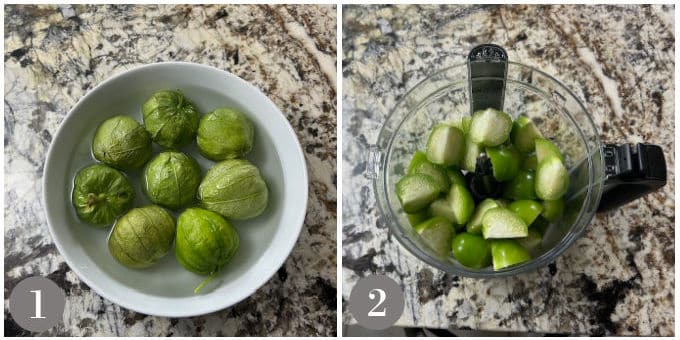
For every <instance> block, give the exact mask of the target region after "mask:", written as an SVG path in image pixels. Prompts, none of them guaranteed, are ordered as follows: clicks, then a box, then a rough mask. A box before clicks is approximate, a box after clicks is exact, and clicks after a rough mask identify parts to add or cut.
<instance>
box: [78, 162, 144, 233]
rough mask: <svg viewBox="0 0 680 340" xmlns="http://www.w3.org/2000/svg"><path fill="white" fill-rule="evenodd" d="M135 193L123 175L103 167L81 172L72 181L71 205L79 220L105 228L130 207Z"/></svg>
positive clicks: (90, 167) (84, 169) (87, 168)
mask: <svg viewBox="0 0 680 340" xmlns="http://www.w3.org/2000/svg"><path fill="white" fill-rule="evenodd" d="M134 198H135V190H134V189H133V188H132V185H130V182H129V181H128V180H127V178H125V175H123V173H122V172H120V171H118V170H116V169H114V168H111V167H108V166H106V165H103V164H94V165H90V166H87V167H85V168H83V169H80V170H79V171H78V173H77V174H76V177H75V179H74V181H73V192H72V193H71V202H72V204H73V207H74V208H75V210H76V214H77V215H78V218H80V220H82V221H83V222H85V223H88V224H92V225H100V226H106V225H109V224H111V223H113V221H114V220H115V219H116V217H117V216H118V215H120V214H122V213H124V212H125V211H126V210H128V209H130V207H131V206H132V201H133V200H134Z"/></svg>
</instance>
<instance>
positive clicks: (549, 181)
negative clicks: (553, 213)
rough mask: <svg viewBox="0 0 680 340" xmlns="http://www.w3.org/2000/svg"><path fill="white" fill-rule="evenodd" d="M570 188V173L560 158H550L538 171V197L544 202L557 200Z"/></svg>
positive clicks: (544, 160)
mask: <svg viewBox="0 0 680 340" xmlns="http://www.w3.org/2000/svg"><path fill="white" fill-rule="evenodd" d="M568 188H569V173H568V172H567V168H565V167H564V164H562V162H561V161H560V159H559V158H557V157H555V156H549V157H547V158H545V159H543V161H541V162H540V163H539V164H538V169H537V170H536V196H538V197H539V198H540V199H542V200H557V199H560V198H561V197H562V196H564V194H565V193H566V192H567V189H568Z"/></svg>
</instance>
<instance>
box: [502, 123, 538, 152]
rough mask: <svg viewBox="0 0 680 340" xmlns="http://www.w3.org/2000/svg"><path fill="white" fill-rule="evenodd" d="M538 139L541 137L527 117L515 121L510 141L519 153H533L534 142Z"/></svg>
mask: <svg viewBox="0 0 680 340" xmlns="http://www.w3.org/2000/svg"><path fill="white" fill-rule="evenodd" d="M538 138H543V135H542V134H541V131H539V130H538V128H537V127H536V125H535V124H534V122H532V121H531V119H530V118H529V117H527V116H519V117H517V119H515V122H514V123H513V125H512V131H511V133H510V139H511V140H512V143H513V144H514V145H515V147H516V148H517V150H519V152H521V153H530V152H532V151H534V149H535V147H536V144H535V141H536V139H538Z"/></svg>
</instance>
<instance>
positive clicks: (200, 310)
mask: <svg viewBox="0 0 680 340" xmlns="http://www.w3.org/2000/svg"><path fill="white" fill-rule="evenodd" d="M168 65H169V66H172V65H177V66H182V67H198V68H203V69H205V70H208V71H212V72H219V73H222V75H223V76H225V77H226V78H229V79H231V80H233V81H235V82H237V83H239V84H240V85H242V86H244V87H246V88H249V89H250V90H251V91H254V93H256V94H259V95H261V96H262V97H263V98H264V102H265V103H266V104H267V105H269V106H271V108H272V110H273V111H274V112H276V113H278V114H279V115H280V118H282V121H283V122H284V124H283V125H284V126H285V128H286V129H287V130H288V132H289V133H290V135H291V136H292V137H293V140H294V141H295V143H294V145H295V146H296V147H297V148H296V150H295V155H296V156H298V157H299V160H300V161H301V164H299V165H301V170H302V174H301V175H302V178H301V182H302V183H303V185H304V187H303V188H300V190H299V191H301V192H302V193H303V195H304V200H303V203H304V204H302V205H301V206H302V207H304V208H305V209H300V212H299V213H298V214H297V216H296V217H295V219H294V221H295V223H294V224H293V225H291V226H290V228H291V229H292V230H290V231H291V232H294V233H292V234H293V235H294V237H292V238H291V239H290V242H289V244H287V245H285V247H283V250H284V251H282V254H284V255H285V256H281V257H279V258H278V259H271V261H272V262H273V263H274V264H275V265H273V266H270V268H272V269H273V270H269V271H268V272H266V273H265V274H264V275H262V276H261V278H262V279H261V280H260V282H259V283H258V284H254V285H252V286H250V287H244V288H243V290H242V291H241V294H240V296H239V297H237V298H235V299H232V300H231V301H228V302H226V303H219V301H220V300H219V299H213V301H215V303H214V304H211V305H203V306H202V305H199V304H195V305H194V306H195V307H196V308H195V309H192V310H181V309H180V310H156V309H153V308H148V307H146V306H144V305H131V304H129V303H128V302H127V301H124V300H118V299H116V298H114V297H113V295H111V294H109V293H107V292H106V290H104V289H102V288H101V287H99V286H98V285H97V284H96V283H95V282H94V281H93V280H91V279H90V278H89V277H88V276H87V275H84V273H83V272H82V271H81V270H80V269H79V268H78V266H74V265H72V263H74V261H73V259H72V258H71V257H70V256H69V255H68V252H65V251H64V248H63V246H62V245H61V244H60V242H59V237H58V236H57V233H56V232H55V230H54V228H53V227H52V224H53V223H52V221H51V218H50V215H49V213H48V209H47V195H46V193H45V188H46V185H45V184H46V180H45V178H46V176H45V173H48V172H49V168H50V163H51V162H50V159H51V158H52V157H53V148H55V146H54V145H55V144H56V143H54V141H55V140H57V139H58V137H59V135H60V134H61V133H64V132H63V130H62V128H61V127H62V126H64V125H65V123H66V122H67V121H68V120H70V119H73V115H72V113H73V112H75V111H77V110H78V109H79V108H80V106H81V105H82V103H83V102H84V101H85V99H86V98H88V97H89V96H91V95H92V94H93V93H95V92H96V90H97V89H99V88H101V87H103V86H105V85H107V84H109V83H111V82H113V81H115V80H117V79H118V78H120V77H122V76H123V75H126V74H128V73H132V72H136V71H140V70H142V69H147V68H153V67H158V66H168ZM41 185H42V198H41V201H42V202H41V203H42V205H43V213H44V214H45V218H46V220H47V227H48V229H49V231H50V234H51V236H52V241H53V242H54V244H55V246H56V247H57V250H59V253H60V254H61V256H62V257H63V258H64V261H65V262H66V264H68V266H69V268H70V269H71V270H72V271H73V272H74V273H75V274H76V275H77V276H78V278H79V279H80V280H82V281H83V282H85V284H87V285H88V286H89V287H90V288H91V289H92V290H94V291H95V292H96V293H97V294H99V295H100V296H102V297H103V298H105V299H107V300H109V301H111V302H113V303H115V304H117V305H120V306H121V307H124V308H126V309H129V310H132V311H135V312H138V313H143V314H147V315H153V316H159V317H192V316H198V315H204V314H209V313H212V312H215V311H219V310H222V309H225V308H228V307H231V306H233V305H235V304H237V303H239V302H241V301H243V300H244V299H246V298H248V297H249V296H251V295H252V294H254V293H255V292H256V291H257V290H258V289H259V288H261V287H262V286H263V285H264V284H266V283H267V282H268V281H269V280H270V279H271V278H272V277H273V276H274V274H275V273H276V272H277V271H278V270H279V268H280V267H281V266H282V265H284V263H285V261H286V260H287V259H288V257H289V256H290V254H291V252H292V251H293V248H294V247H295V245H296V244H297V240H298V238H299V236H300V232H301V231H302V226H303V225H304V221H305V217H306V215H307V203H308V200H309V178H308V170H307V163H306V160H305V157H304V152H303V150H302V146H301V144H300V140H299V139H298V138H297V135H296V134H295V131H294V130H293V127H292V126H291V124H290V122H289V121H288V119H287V118H286V116H285V115H284V114H283V112H281V110H279V108H278V107H277V106H276V104H274V103H273V102H272V101H271V99H269V97H267V95H265V94H264V93H263V92H262V91H261V90H260V89H259V88H257V87H256V86H254V85H253V84H251V83H249V82H247V81H246V80H244V79H243V78H241V77H239V76H236V75H234V74H232V73H230V72H228V71H225V70H222V69H219V68H216V67H213V66H209V65H204V64H199V63H192V62H182V61H168V62H156V63H149V64H144V65H139V66H135V67H133V68H131V69H128V70H124V71H121V72H119V73H116V74H114V75H112V76H110V77H108V78H107V79H105V80H104V81H102V82H100V83H99V84H97V86H95V87H94V88H92V89H91V90H89V91H88V92H87V93H86V94H85V95H84V96H82V97H81V98H80V99H79V100H78V101H77V102H76V104H75V105H73V107H72V108H71V109H70V110H69V112H68V113H67V114H66V116H65V117H64V119H63V120H62V122H61V123H60V124H59V128H58V129H57V132H56V133H55V135H54V137H53V138H52V142H51V143H50V145H49V147H48V149H47V154H46V156H45V162H44V166H43V173H42V179H41ZM296 191H298V190H296ZM293 228H295V229H293Z"/></svg>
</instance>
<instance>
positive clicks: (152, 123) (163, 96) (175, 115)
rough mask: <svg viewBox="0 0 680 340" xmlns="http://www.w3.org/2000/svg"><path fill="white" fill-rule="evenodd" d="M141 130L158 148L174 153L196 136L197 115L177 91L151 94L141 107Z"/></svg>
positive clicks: (191, 105) (196, 111) (191, 104)
mask: <svg viewBox="0 0 680 340" xmlns="http://www.w3.org/2000/svg"><path fill="white" fill-rule="evenodd" d="M142 115H143V117H144V126H145V127H146V130H147V131H149V133H150V134H151V138H152V139H153V141H154V142H156V143H158V145H160V146H162V147H164V148H168V149H174V148H179V147H182V146H184V145H187V144H189V143H190V142H191V141H192V140H193V139H194V136H196V130H197V129H198V119H199V116H200V115H199V113H198V110H197V109H196V107H195V106H194V104H193V103H191V102H190V101H189V100H187V99H186V98H185V97H184V96H183V95H182V93H180V92H179V91H169V90H163V91H158V92H156V93H154V94H153V95H152V96H151V98H149V99H148V100H147V101H146V102H145V103H144V105H143V106H142Z"/></svg>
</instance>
